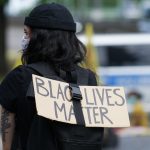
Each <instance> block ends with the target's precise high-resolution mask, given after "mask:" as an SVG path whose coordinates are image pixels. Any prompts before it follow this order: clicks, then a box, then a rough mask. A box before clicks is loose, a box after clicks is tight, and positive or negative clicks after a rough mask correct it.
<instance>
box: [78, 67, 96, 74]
mask: <svg viewBox="0 0 150 150" xmlns="http://www.w3.org/2000/svg"><path fill="white" fill-rule="evenodd" d="M77 70H82V71H84V72H87V73H88V74H89V76H95V75H96V74H95V73H94V72H93V71H92V70H90V69H88V68H84V67H82V66H77Z"/></svg>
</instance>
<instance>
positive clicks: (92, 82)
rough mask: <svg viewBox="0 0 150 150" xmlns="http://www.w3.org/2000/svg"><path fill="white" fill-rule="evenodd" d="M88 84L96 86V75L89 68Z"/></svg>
mask: <svg viewBox="0 0 150 150" xmlns="http://www.w3.org/2000/svg"><path fill="white" fill-rule="evenodd" d="M88 85H90V86H97V80H96V75H95V73H94V72H92V71H91V70H89V80H88Z"/></svg>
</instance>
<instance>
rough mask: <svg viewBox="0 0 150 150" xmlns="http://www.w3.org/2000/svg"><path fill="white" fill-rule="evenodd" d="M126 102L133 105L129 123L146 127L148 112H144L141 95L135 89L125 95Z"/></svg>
mask: <svg viewBox="0 0 150 150" xmlns="http://www.w3.org/2000/svg"><path fill="white" fill-rule="evenodd" d="M127 99H128V103H129V104H132V105H133V111H132V112H131V125H132V126H133V127H134V126H136V127H137V126H139V127H140V126H141V127H148V122H149V120H148V114H147V113H146V112H145V110H144V108H143V105H142V102H141V101H142V95H141V94H140V93H139V92H137V91H131V92H130V93H128V95H127Z"/></svg>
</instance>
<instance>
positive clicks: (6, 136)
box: [1, 107, 15, 150]
mask: <svg viewBox="0 0 150 150" xmlns="http://www.w3.org/2000/svg"><path fill="white" fill-rule="evenodd" d="M14 129H15V114H14V113H11V112H9V111H7V110H6V109H5V108H3V107H1V133H2V146H3V150H10V149H11V144H12V140H13V134H14Z"/></svg>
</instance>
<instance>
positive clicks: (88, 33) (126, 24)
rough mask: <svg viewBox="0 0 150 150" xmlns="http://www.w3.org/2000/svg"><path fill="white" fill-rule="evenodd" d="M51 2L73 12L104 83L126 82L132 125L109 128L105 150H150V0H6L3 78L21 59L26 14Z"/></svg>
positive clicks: (1, 5)
mask: <svg viewBox="0 0 150 150" xmlns="http://www.w3.org/2000/svg"><path fill="white" fill-rule="evenodd" d="M47 2H59V3H62V4H64V5H65V6H67V7H68V8H69V10H70V11H71V12H72V14H73V16H74V19H75V21H76V22H77V30H78V33H77V36H78V37H79V39H80V40H81V41H82V42H83V43H84V44H85V45H86V46H87V50H88V53H87V57H86V60H85V62H84V64H83V65H84V66H85V67H89V68H91V70H93V71H94V72H95V73H97V80H98V81H99V84H103V85H110V86H124V87H125V92H126V98H127V105H128V110H129V115H130V121H131V127H130V128H121V129H118V128H112V129H106V130H105V138H104V144H103V145H104V146H103V147H104V150H149V147H150V142H149V141H150V128H149V127H150V0H0V81H1V80H2V79H3V77H4V76H5V75H6V74H7V73H8V71H10V70H11V69H13V68H14V67H16V66H17V65H20V64H21V61H20V57H21V53H22V52H21V40H22V37H23V35H24V31H23V21H24V17H25V16H26V15H27V14H28V13H29V12H30V10H31V9H32V8H33V7H34V6H35V5H37V4H40V3H47Z"/></svg>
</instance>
